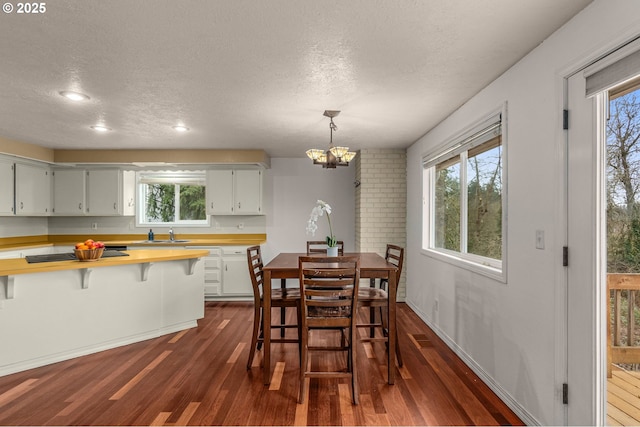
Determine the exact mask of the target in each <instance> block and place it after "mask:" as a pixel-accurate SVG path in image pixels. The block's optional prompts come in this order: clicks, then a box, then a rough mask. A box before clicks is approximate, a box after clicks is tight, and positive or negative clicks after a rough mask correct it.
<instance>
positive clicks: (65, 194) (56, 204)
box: [53, 169, 86, 215]
mask: <svg viewBox="0 0 640 427" xmlns="http://www.w3.org/2000/svg"><path fill="white" fill-rule="evenodd" d="M85 194H86V186H85V171H84V170H81V169H73V170H55V171H53V214H54V215H84V213H85V209H86V206H85Z"/></svg>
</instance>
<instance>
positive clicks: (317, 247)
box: [307, 240, 344, 256]
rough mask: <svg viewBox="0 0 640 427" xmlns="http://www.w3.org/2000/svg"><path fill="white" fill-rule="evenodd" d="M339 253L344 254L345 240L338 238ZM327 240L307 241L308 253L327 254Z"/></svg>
mask: <svg viewBox="0 0 640 427" xmlns="http://www.w3.org/2000/svg"><path fill="white" fill-rule="evenodd" d="M337 244H338V255H340V256H342V255H344V242H343V241H342V240H338V242H337ZM326 253H327V242H326V241H324V240H308V241H307V254H308V255H311V254H326Z"/></svg>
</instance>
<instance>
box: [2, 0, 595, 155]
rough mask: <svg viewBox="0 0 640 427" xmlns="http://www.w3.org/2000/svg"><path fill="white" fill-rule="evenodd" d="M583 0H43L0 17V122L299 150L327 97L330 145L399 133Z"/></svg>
mask: <svg viewBox="0 0 640 427" xmlns="http://www.w3.org/2000/svg"><path fill="white" fill-rule="evenodd" d="M9 2H10V3H12V4H13V5H17V2H14V1H13V0H9ZM589 2H590V0H561V1H559V0H517V1H516V0H412V1H409V0H342V1H339V0H323V1H318V0H228V1H217V0H189V1H176V0H56V1H47V2H46V12H45V13H43V14H38V15H26V14H17V13H16V10H14V11H13V13H11V14H8V13H2V14H1V16H0V58H2V59H1V60H0V82H1V83H0V136H3V137H5V138H8V139H13V140H18V141H23V142H29V143H33V144H37V145H42V146H45V147H51V148H69V149H77V148H90V149H113V148H115V149H133V148H136V149H147V148H164V149H173V148H194V149H195V148H206V149H218V148H220V149H264V150H265V151H266V152H267V153H268V154H269V155H270V156H272V157H303V156H304V155H305V154H304V152H305V151H306V150H307V149H308V148H312V147H317V148H326V146H327V145H328V142H329V120H328V119H327V118H326V117H323V116H322V113H323V111H324V110H327V109H329V110H342V113H341V114H340V115H339V116H338V117H337V118H336V119H335V123H336V125H337V126H338V132H336V133H335V134H334V142H335V143H336V144H337V145H347V146H349V147H350V148H351V149H352V150H358V149H362V148H391V147H396V148H397V147H408V146H409V145H411V144H412V143H413V142H415V141H416V140H417V139H418V138H419V137H420V136H422V135H423V134H425V133H426V132H427V131H428V130H429V129H430V128H432V127H433V126H435V125H436V124H438V123H439V122H440V121H441V120H442V119H443V118H445V117H446V116H447V115H449V114H450V113H451V112H452V111H454V110H455V109H456V108H458V107H459V106H460V105H461V104H462V103H464V102H465V101H466V100H468V99H469V98H470V97H472V96H473V95H474V94H476V93H477V92H478V91H479V90H480V89H482V88H483V87H485V86H486V85H487V84H488V83H490V82H491V81H492V80H494V79H495V78H496V77H498V76H499V75H500V74H501V73H503V72H504V71H505V70H507V69H508V68H509V67H510V66H511V65H513V64H514V63H515V62H517V61H518V60H519V59H520V58H522V57H523V56H524V55H526V54H527V53H528V52H529V51H531V50H532V49H533V48H535V47H536V46H537V45H538V44H540V43H541V42H542V41H543V40H544V39H545V38H546V37H548V36H549V35H550V34H551V33H553V32H554V31H555V30H556V29H557V28H559V27H560V26H562V25H563V24H564V23H565V22H566V21H567V20H569V19H570V18H571V17H572V16H574V15H575V14H576V13H577V12H579V11H580V10H581V9H583V8H584V7H585V6H586V5H587V4H588V3H589ZM3 3H4V2H3ZM63 90H75V91H80V92H83V93H85V94H87V95H88V96H89V97H90V100H88V101H86V102H82V103H79V102H72V101H69V100H67V99H65V98H63V97H61V96H60V95H59V92H60V91H63ZM98 123H102V124H104V125H106V126H107V127H109V128H111V129H112V130H111V131H110V132H107V133H96V132H95V131H93V130H92V129H91V128H90V126H91V125H95V124H98ZM178 123H183V124H184V125H186V126H188V127H189V128H190V131H189V132H187V133H183V134H178V133H177V132H175V131H174V130H173V129H172V126H173V125H175V124H178Z"/></svg>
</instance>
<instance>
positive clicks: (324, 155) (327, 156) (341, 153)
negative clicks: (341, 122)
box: [307, 110, 356, 169]
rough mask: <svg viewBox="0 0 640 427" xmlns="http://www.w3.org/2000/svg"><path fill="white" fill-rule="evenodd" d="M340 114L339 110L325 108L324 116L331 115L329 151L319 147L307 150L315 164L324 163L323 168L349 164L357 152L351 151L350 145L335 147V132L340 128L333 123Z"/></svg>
mask: <svg viewBox="0 0 640 427" xmlns="http://www.w3.org/2000/svg"><path fill="white" fill-rule="evenodd" d="M338 114H340V111H339V110H325V112H324V113H323V116H325V117H329V119H330V120H331V122H330V123H329V149H328V150H327V151H324V150H320V149H318V148H312V149H310V150H307V156H308V157H309V158H310V159H311V160H313V164H314V165H322V167H323V168H328V169H335V168H336V166H349V162H350V161H351V160H353V158H354V157H355V156H356V153H355V152H353V151H349V147H334V146H333V132H334V131H336V130H338V126H336V124H335V123H333V118H334V117H335V116H337V115H338Z"/></svg>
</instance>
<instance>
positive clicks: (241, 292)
mask: <svg viewBox="0 0 640 427" xmlns="http://www.w3.org/2000/svg"><path fill="white" fill-rule="evenodd" d="M222 296H225V297H229V296H231V297H251V296H253V286H252V284H251V277H250V276H249V266H248V263H247V247H246V246H223V247H222Z"/></svg>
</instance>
